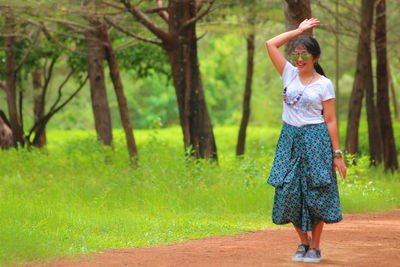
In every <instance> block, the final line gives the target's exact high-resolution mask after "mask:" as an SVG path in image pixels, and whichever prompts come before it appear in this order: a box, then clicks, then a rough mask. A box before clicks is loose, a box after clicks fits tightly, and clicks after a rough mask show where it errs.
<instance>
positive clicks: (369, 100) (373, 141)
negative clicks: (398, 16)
mask: <svg viewBox="0 0 400 267" xmlns="http://www.w3.org/2000/svg"><path fill="white" fill-rule="evenodd" d="M374 3H375V0H373V1H372V0H371V1H369V4H370V5H371V8H372V12H371V19H372V20H373V14H374ZM370 41H371V40H370ZM368 54H369V55H368V56H369V59H368V62H367V63H368V65H367V68H366V70H365V71H366V73H365V74H366V75H365V76H364V80H365V92H366V95H365V96H366V99H365V103H366V106H367V120H368V143H369V156H370V160H371V164H372V165H378V164H379V163H381V162H382V159H383V149H382V145H383V143H382V134H381V129H380V126H379V120H378V116H379V115H378V110H377V107H376V101H375V92H374V80H373V74H372V62H371V47H370V52H369V53H368ZM385 68H386V66H385Z"/></svg>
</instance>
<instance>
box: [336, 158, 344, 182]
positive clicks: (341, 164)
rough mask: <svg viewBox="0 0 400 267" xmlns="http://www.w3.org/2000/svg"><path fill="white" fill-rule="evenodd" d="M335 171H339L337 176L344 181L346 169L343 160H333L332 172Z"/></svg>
mask: <svg viewBox="0 0 400 267" xmlns="http://www.w3.org/2000/svg"><path fill="white" fill-rule="evenodd" d="M335 169H337V170H338V171H339V174H340V176H341V177H342V178H343V179H346V173H347V167H346V164H345V163H344V160H343V158H334V159H333V170H334V171H335Z"/></svg>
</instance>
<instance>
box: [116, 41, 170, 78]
mask: <svg viewBox="0 0 400 267" xmlns="http://www.w3.org/2000/svg"><path fill="white" fill-rule="evenodd" d="M129 39H130V38H129V37H125V36H124V37H119V38H118V39H114V46H117V47H118V45H122V44H124V43H126V42H127V41H128V40H129ZM117 59H118V63H119V64H120V67H121V69H124V70H127V71H128V72H129V73H130V74H131V75H134V77H136V78H145V77H147V76H149V75H151V74H152V73H153V72H157V73H159V74H162V75H165V76H167V77H168V78H170V76H171V75H170V67H169V64H168V60H167V57H166V55H165V52H164V50H163V49H162V48H161V47H159V46H156V45H153V44H145V43H139V44H135V45H133V46H130V47H128V48H125V49H121V50H119V51H118V53H117Z"/></svg>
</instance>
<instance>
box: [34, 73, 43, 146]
mask: <svg viewBox="0 0 400 267" xmlns="http://www.w3.org/2000/svg"><path fill="white" fill-rule="evenodd" d="M32 84H33V117H34V122H35V123H37V122H38V121H39V120H40V118H42V117H43V116H44V108H45V102H44V99H42V89H43V83H42V71H41V70H40V69H37V70H35V71H33V72H32ZM34 131H35V135H37V134H38V129H35V130H34ZM34 140H35V142H34V143H33V145H34V146H36V147H42V146H44V145H46V131H45V130H43V131H42V132H41V134H40V136H39V137H38V138H37V139H36V138H35V139H34Z"/></svg>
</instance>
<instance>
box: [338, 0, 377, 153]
mask: <svg viewBox="0 0 400 267" xmlns="http://www.w3.org/2000/svg"><path fill="white" fill-rule="evenodd" d="M373 2H374V1H370V0H363V1H362V4H361V10H360V12H361V29H360V34H359V40H358V47H357V63H356V64H357V65H356V72H355V77H354V83H353V89H352V93H351V97H350V100H349V107H350V108H349V112H348V119H347V133H346V145H345V146H346V151H347V152H348V153H350V154H356V153H357V152H358V128H359V125H360V116H361V107H362V100H363V97H364V91H371V87H372V90H373V78H372V66H371V29H372V23H373V12H374V3H373ZM368 87H369V89H368ZM371 130H372V131H374V130H376V129H371Z"/></svg>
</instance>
